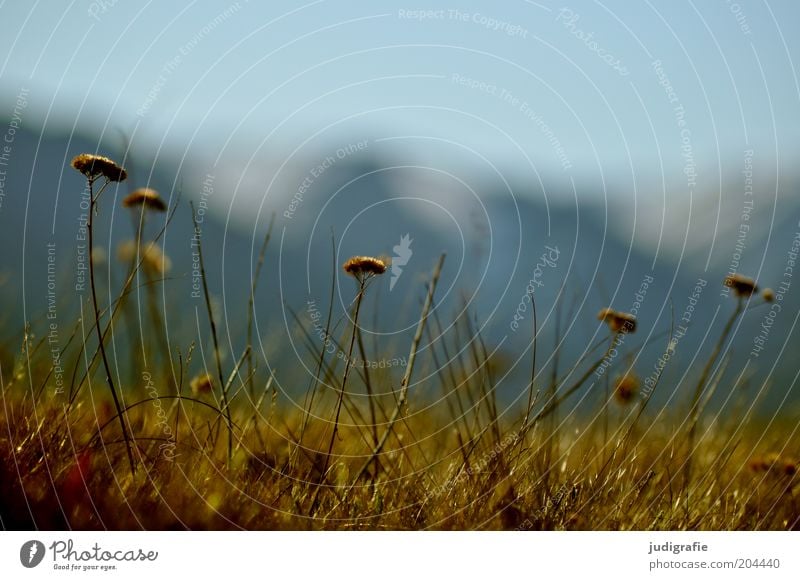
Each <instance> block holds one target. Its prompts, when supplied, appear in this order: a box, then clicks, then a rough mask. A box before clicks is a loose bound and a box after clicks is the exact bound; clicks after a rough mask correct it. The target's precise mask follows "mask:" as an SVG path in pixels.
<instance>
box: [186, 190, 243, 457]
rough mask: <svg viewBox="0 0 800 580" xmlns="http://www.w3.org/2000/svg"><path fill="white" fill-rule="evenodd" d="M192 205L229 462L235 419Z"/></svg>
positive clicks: (231, 452) (231, 455)
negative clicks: (225, 423)
mask: <svg viewBox="0 0 800 580" xmlns="http://www.w3.org/2000/svg"><path fill="white" fill-rule="evenodd" d="M191 206H192V221H193V222H194V234H195V236H196V237H197V257H198V261H199V263H200V277H201V278H202V279H203V296H204V298H205V302H206V310H207V311H208V323H209V326H211V339H212V340H213V341H214V359H215V361H216V363H217V374H218V375H219V388H220V391H221V392H222V408H223V409H224V411H225V419H226V420H227V422H228V463H230V461H231V458H232V457H233V421H232V420H231V408H230V406H228V392H227V390H226V389H225V376H224V375H223V373H222V358H221V356H220V351H219V340H218V338H217V324H216V323H215V322H214V313H213V312H212V310H211V295H210V294H209V292H208V280H207V278H206V268H205V265H204V263H203V244H202V242H201V241H200V237H201V232H202V230H201V229H200V225H199V224H198V223H197V215H196V214H195V212H194V204H193V203H192V204H191Z"/></svg>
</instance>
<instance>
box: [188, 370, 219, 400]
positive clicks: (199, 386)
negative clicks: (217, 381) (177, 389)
mask: <svg viewBox="0 0 800 580" xmlns="http://www.w3.org/2000/svg"><path fill="white" fill-rule="evenodd" d="M189 388H190V389H192V393H194V394H195V395H206V394H208V393H210V392H211V391H212V390H213V389H214V380H213V379H212V378H211V375H210V374H209V373H202V374H199V375H197V376H196V377H194V378H193V379H192V380H191V381H190V382H189Z"/></svg>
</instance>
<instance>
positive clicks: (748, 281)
mask: <svg viewBox="0 0 800 580" xmlns="http://www.w3.org/2000/svg"><path fill="white" fill-rule="evenodd" d="M725 286H728V287H729V288H733V292H734V293H735V294H736V295H737V296H740V297H747V296H752V294H753V292H758V286H757V285H756V281H755V280H753V279H752V278H748V277H747V276H743V275H742V274H730V275H728V276H726V277H725Z"/></svg>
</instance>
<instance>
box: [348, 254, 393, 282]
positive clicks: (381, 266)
mask: <svg viewBox="0 0 800 580" xmlns="http://www.w3.org/2000/svg"><path fill="white" fill-rule="evenodd" d="M344 271H345V272H347V273H348V274H350V275H351V276H354V277H355V278H356V279H357V280H359V281H364V280H365V279H367V278H370V277H372V276H378V275H380V274H383V273H384V272H385V271H386V263H385V262H383V260H379V259H378V258H370V257H369V256H353V257H352V258H350V259H349V260H347V261H346V262H345V263H344Z"/></svg>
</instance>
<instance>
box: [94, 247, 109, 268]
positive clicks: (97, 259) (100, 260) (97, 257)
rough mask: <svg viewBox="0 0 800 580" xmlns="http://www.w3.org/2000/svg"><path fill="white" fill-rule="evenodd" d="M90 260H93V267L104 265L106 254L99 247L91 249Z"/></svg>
mask: <svg viewBox="0 0 800 580" xmlns="http://www.w3.org/2000/svg"><path fill="white" fill-rule="evenodd" d="M92 260H94V263H95V266H100V265H102V264H105V263H106V262H107V261H108V252H106V249H105V248H103V247H101V246H97V247H95V248H92Z"/></svg>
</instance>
